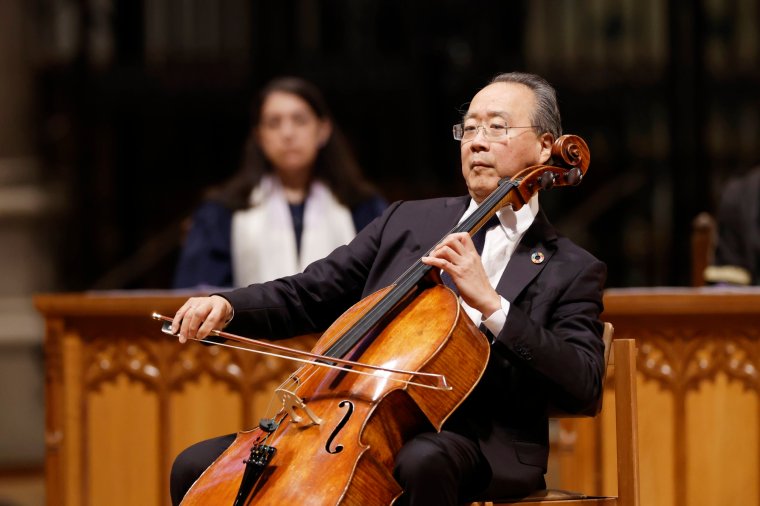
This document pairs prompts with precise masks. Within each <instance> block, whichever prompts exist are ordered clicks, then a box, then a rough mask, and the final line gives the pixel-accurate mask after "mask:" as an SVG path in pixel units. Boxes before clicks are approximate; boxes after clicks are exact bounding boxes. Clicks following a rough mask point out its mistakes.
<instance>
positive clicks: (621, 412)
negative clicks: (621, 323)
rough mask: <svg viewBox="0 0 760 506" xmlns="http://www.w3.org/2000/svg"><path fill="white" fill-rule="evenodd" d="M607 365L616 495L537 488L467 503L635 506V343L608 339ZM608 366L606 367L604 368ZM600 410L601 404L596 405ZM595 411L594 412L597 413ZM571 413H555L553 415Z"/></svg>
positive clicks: (607, 334)
mask: <svg viewBox="0 0 760 506" xmlns="http://www.w3.org/2000/svg"><path fill="white" fill-rule="evenodd" d="M612 334H613V327H612V325H611V324H610V323H605V324H604V339H605V353H608V350H609V348H610V346H609V344H608V343H609V342H610V341H612ZM607 363H608V366H609V365H610V364H611V365H613V366H614V375H615V432H616V440H617V475H618V494H617V496H614V497H601V496H589V495H585V494H582V493H578V492H570V491H566V490H554V489H550V490H540V491H538V492H535V493H533V494H531V495H529V496H527V497H523V498H520V499H505V500H495V499H494V500H489V501H481V502H473V503H471V506H520V505H526V506H537V505H546V506H560V505H563V504H568V505H573V506H613V505H616V506H639V453H638V420H637V405H636V344H635V341H634V340H633V339H618V340H616V341H612V354H611V355H609V356H608V358H607ZM608 369H609V367H608ZM600 410H601V405H600ZM597 414H598V413H597ZM565 416H572V415H562V414H555V415H553V418H561V417H565Z"/></svg>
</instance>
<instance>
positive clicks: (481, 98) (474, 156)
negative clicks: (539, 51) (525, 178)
mask: <svg viewBox="0 0 760 506" xmlns="http://www.w3.org/2000/svg"><path fill="white" fill-rule="evenodd" d="M535 107H536V97H535V94H534V92H533V90H531V89H530V88H528V87H527V86H525V85H524V84H519V83H493V84H489V85H488V86H486V87H485V88H483V89H482V90H480V91H479V92H478V93H477V94H476V95H475V96H474V97H473V99H472V102H470V107H469V109H468V110H467V114H466V115H465V117H464V125H465V128H467V127H468V126H470V127H473V126H474V127H479V126H489V125H501V126H504V125H506V126H508V127H525V126H530V125H531V124H532V123H531V118H532V116H533V111H534V109H535ZM553 140H554V139H552V136H551V135H550V134H542V135H541V136H538V135H536V132H535V130H534V129H532V128H514V129H509V130H508V135H507V137H506V138H505V139H500V140H498V141H489V140H488V139H487V138H486V136H485V132H484V130H483V129H482V128H480V129H478V131H477V133H476V135H475V137H474V138H473V139H471V140H463V141H461V143H462V144H461V148H460V149H461V155H462V175H463V176H464V180H465V182H466V183H467V188H468V190H469V192H470V196H471V197H472V198H473V199H474V200H475V201H476V202H478V203H480V202H482V201H483V199H485V198H486V197H487V196H488V195H489V194H490V193H491V192H493V190H494V189H496V186H497V185H498V183H499V180H501V179H502V178H505V177H507V178H511V177H512V176H514V175H515V174H517V173H518V172H520V171H521V170H523V169H525V168H527V167H530V166H532V165H538V164H541V163H544V162H546V161H547V160H548V159H549V157H550V156H551V146H552V142H553Z"/></svg>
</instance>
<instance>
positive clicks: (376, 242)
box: [171, 73, 606, 506]
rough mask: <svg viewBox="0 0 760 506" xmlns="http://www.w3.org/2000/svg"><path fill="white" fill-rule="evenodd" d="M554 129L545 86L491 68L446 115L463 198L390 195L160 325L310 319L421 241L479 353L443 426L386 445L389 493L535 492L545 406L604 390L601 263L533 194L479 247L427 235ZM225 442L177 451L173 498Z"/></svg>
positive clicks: (193, 332) (260, 324)
mask: <svg viewBox="0 0 760 506" xmlns="http://www.w3.org/2000/svg"><path fill="white" fill-rule="evenodd" d="M560 135H561V125H560V114H559V109H558V106H557V101H556V94H555V91H554V89H553V88H552V87H551V86H550V85H549V84H548V83H547V82H546V81H545V80H544V79H542V78H541V77H538V76H535V75H531V74H523V73H507V74H500V75H498V76H496V77H495V78H494V79H493V80H492V81H491V83H489V84H488V85H487V86H485V87H484V88H483V89H481V90H480V91H479V92H478V93H477V94H476V95H475V96H474V97H473V99H472V101H471V102H470V105H469V108H468V110H467V113H466V114H465V115H464V117H463V119H462V123H461V124H458V125H455V126H454V137H455V138H456V139H457V140H459V142H460V145H461V162H462V175H463V176H464V179H465V182H466V184H467V188H468V192H469V195H468V196H462V197H452V198H439V199H430V200H424V201H406V202H397V203H395V204H393V205H392V206H390V207H389V208H388V210H387V211H386V212H385V213H384V214H383V215H382V216H381V217H379V218H377V219H376V220H375V221H374V222H372V223H371V224H370V225H368V226H367V227H366V228H365V229H364V230H362V231H361V233H359V235H358V236H357V237H356V238H355V239H354V240H353V241H352V242H351V243H350V244H348V245H347V246H342V247H340V248H338V249H336V250H335V251H333V252H332V253H331V254H330V255H329V256H327V257H326V258H324V259H322V260H319V261H317V262H315V263H313V264H311V265H310V266H309V267H307V268H306V269H305V270H304V272H303V273H300V274H297V275H295V276H290V277H286V278H282V279H279V280H275V281H273V282H269V283H264V284H257V285H251V286H249V287H247V288H242V289H238V290H234V291H232V292H227V293H222V294H217V295H212V296H210V297H193V298H191V299H189V300H188V301H187V302H186V303H185V304H184V305H183V306H182V307H181V308H180V309H179V310H178V311H177V313H176V315H175V317H174V321H173V323H172V330H173V331H174V332H178V333H179V335H180V341H181V342H184V341H186V340H187V339H188V338H193V339H196V338H204V337H206V336H207V335H208V334H209V333H210V332H211V331H212V330H213V329H221V328H223V327H225V324H226V325H227V327H226V330H229V332H238V333H243V334H247V335H258V336H267V337H271V338H284V337H290V336H294V335H300V334H307V333H314V332H319V331H323V330H324V329H325V328H327V326H329V325H330V323H332V322H333V321H334V320H335V319H336V318H338V317H339V316H340V315H341V313H343V312H344V311H345V310H346V309H348V308H349V307H350V306H352V305H353V304H355V303H356V302H357V301H359V300H361V299H362V298H363V297H365V296H367V295H369V294H371V293H373V292H375V291H377V290H379V289H381V288H383V287H386V286H388V285H390V284H392V283H393V282H394V280H395V279H396V278H398V276H399V275H401V274H402V273H403V272H404V270H405V269H406V268H407V267H408V266H409V265H411V264H413V263H414V262H415V261H417V260H419V258H420V256H421V255H424V254H425V252H429V253H428V254H427V255H426V256H423V257H422V262H423V263H424V264H427V265H430V266H432V267H434V268H436V269H440V270H441V271H442V272H443V277H444V278H445V279H447V284H448V283H451V284H452V286H454V287H455V289H456V290H457V291H458V294H459V296H460V301H461V304H462V306H463V308H464V310H465V311H466V313H467V315H468V316H469V318H471V319H472V321H473V322H474V324H475V325H476V326H481V329H484V330H485V331H486V332H485V333H486V336H487V337H488V339H489V340H490V348H491V349H490V358H489V359H488V365H487V367H486V370H485V373H484V375H483V377H482V378H481V380H480V381H479V382H478V384H477V385H476V386H475V388H474V390H473V391H472V393H471V394H470V395H469V396H468V397H467V398H466V400H465V401H464V402H463V403H462V404H461V405H460V406H459V407H458V408H457V409H456V410H455V411H454V412H453V414H452V415H451V416H450V417H449V418H448V420H447V421H446V422H445V424H444V425H443V427H442V430H441V431H435V430H432V431H429V432H423V433H420V434H417V435H416V436H414V437H413V438H411V439H410V440H408V441H407V442H406V443H405V444H404V445H403V447H402V448H401V450H400V451H399V452H398V453H397V454H396V457H395V466H394V469H393V475H394V477H395V479H396V480H397V481H398V483H399V484H400V486H401V488H402V489H403V494H402V495H401V496H400V497H398V498H397V499H396V500H395V502H394V504H410V505H436V506H441V505H455V504H458V503H460V502H462V501H466V500H468V499H471V498H473V497H518V496H521V495H526V494H528V493H530V492H532V491H535V490H538V489H541V488H544V487H545V482H544V473H545V472H546V464H547V459H548V453H549V442H548V418H547V407H548V406H549V405H550V404H551V405H554V406H557V407H560V408H561V409H563V410H564V411H568V412H577V413H586V412H593V410H594V407H595V406H596V404H597V401H598V399H599V397H600V396H601V393H602V380H603V371H604V358H603V355H604V354H603V343H602V339H601V335H602V323H601V321H600V319H599V315H600V314H601V312H602V290H603V284H604V279H605V275H606V267H605V265H604V264H603V263H602V262H600V261H599V260H597V259H596V258H594V257H593V256H592V255H590V254H589V253H588V252H586V251H584V250H583V249H581V248H580V247H578V246H577V245H575V244H574V243H572V242H571V241H570V240H569V239H567V238H565V237H564V236H562V235H559V234H558V233H557V231H556V230H555V229H554V228H553V227H552V226H551V225H550V224H549V222H548V221H547V219H546V217H545V215H544V214H543V212H541V210H540V209H539V203H538V196H537V194H536V195H534V196H533V197H532V198H531V199H530V201H529V202H528V203H527V204H526V205H523V206H522V207H520V208H519V210H517V211H513V210H512V209H511V208H509V207H504V208H502V209H501V210H500V211H498V212H497V216H498V220H497V221H496V222H495V223H494V224H493V225H492V226H489V225H486V226H484V227H483V229H484V230H485V243H484V245H483V246H482V253H479V251H478V248H477V247H476V245H475V244H474V243H473V239H472V238H471V237H470V235H469V234H467V233H456V234H451V235H448V236H446V237H445V239H443V240H442V241H440V243H439V240H440V238H441V237H443V236H444V235H445V234H446V233H447V231H449V230H451V229H452V227H454V226H455V225H456V224H457V223H459V222H461V221H462V220H464V219H465V218H466V217H467V216H469V215H470V214H471V213H473V212H474V211H475V210H476V209H477V207H478V205H479V204H480V203H481V202H483V200H484V199H485V198H486V197H487V196H488V195H489V194H491V193H492V192H493V191H494V190H495V189H496V188H497V185H498V183H499V181H500V180H501V179H502V178H511V177H512V176H514V175H515V174H517V173H518V172H520V171H521V170H523V169H525V168H527V167H532V166H535V165H539V164H543V163H546V162H547V161H548V160H549V158H550V157H551V154H552V152H551V148H552V145H553V142H554V141H555V140H556V139H557V138H558V137H559V136H560ZM436 244H437V246H436ZM434 246H435V247H434ZM431 248H432V250H431ZM481 324H482V325H481ZM233 439H234V435H233V436H225V437H222V438H215V439H211V440H208V441H204V442H201V443H198V444H196V445H193V446H191V447H190V448H188V449H186V450H185V451H184V452H182V453H181V454H180V455H179V456H178V457H177V459H176V460H175V463H174V467H173V469H172V476H171V492H172V501H173V502H174V503H175V504H177V503H179V501H181V499H182V497H183V496H184V495H185V493H186V491H187V490H188V489H189V487H190V486H191V485H192V484H193V482H194V481H195V480H196V479H197V478H198V476H199V475H200V474H201V473H202V472H203V470H204V469H205V468H206V467H207V466H209V465H210V464H211V463H212V462H213V461H214V460H215V459H216V458H217V456H218V455H219V454H221V452H223V451H224V449H225V448H226V447H227V446H229V445H230V444H231V442H232V440H233Z"/></svg>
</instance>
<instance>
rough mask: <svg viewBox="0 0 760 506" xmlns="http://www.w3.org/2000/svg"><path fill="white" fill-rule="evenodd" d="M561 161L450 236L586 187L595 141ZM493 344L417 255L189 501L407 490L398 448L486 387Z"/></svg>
mask: <svg viewBox="0 0 760 506" xmlns="http://www.w3.org/2000/svg"><path fill="white" fill-rule="evenodd" d="M552 160H554V163H552V164H551V165H537V166H533V167H529V168H527V169H525V170H523V171H521V172H520V173H518V174H517V175H515V176H514V177H512V178H511V179H509V180H506V179H505V180H502V181H501V182H500V184H499V186H498V187H497V188H496V190H494V192H493V193H492V194H491V195H490V196H489V197H488V198H486V199H485V200H484V201H483V202H482V203H481V205H480V206H479V207H478V209H477V210H476V211H475V212H474V213H473V214H472V215H470V216H469V217H468V218H467V219H466V220H464V221H463V222H462V223H460V224H459V225H457V226H456V227H454V229H452V230H451V231H450V232H449V234H450V233H456V232H468V233H470V234H474V233H475V232H476V231H477V230H478V229H479V228H481V227H482V226H483V224H485V222H486V221H488V219H489V218H490V217H491V216H493V215H494V214H495V213H496V212H497V211H498V210H499V209H501V208H502V207H504V206H505V205H511V206H512V207H513V209H515V210H517V209H519V208H520V207H521V206H522V205H524V204H525V203H527V202H528V201H529V200H530V198H531V197H532V196H533V195H534V194H535V193H536V192H538V191H539V190H542V189H548V188H551V187H552V186H566V185H576V184H579V183H580V182H581V180H582V178H583V175H584V174H585V172H586V170H587V168H588V163H589V152H588V147H587V146H586V144H585V142H584V141H583V140H582V139H581V138H579V137H577V136H571V135H565V136H562V137H560V138H559V139H557V141H555V143H554V145H553V147H552ZM447 235H448V234H447ZM155 317H157V318H159V319H162V320H165V321H170V320H171V319H169V318H166V317H161V316H160V315H155ZM213 334H215V335H217V336H220V337H223V338H226V339H230V340H233V341H238V342H245V343H250V344H254V345H257V346H266V347H268V348H270V349H276V350H278V351H284V350H283V347H278V346H276V345H264V344H263V343H261V342H259V341H255V340H251V339H247V338H243V337H240V336H235V335H233V334H229V333H225V332H222V331H214V332H213ZM292 353H293V354H297V353H296V352H295V351H293V352H292ZM489 353H490V344H489V342H488V340H487V339H486V338H485V337H484V336H483V334H482V333H481V332H480V331H479V330H478V328H477V327H476V326H475V324H474V323H473V322H472V321H471V320H470V319H469V317H467V316H466V315H465V314H464V313H463V310H462V308H461V306H460V304H459V300H458V297H457V295H456V294H454V292H453V291H451V290H450V289H449V288H448V287H446V286H444V285H443V284H441V281H440V276H439V274H438V269H435V268H432V267H430V266H428V265H425V264H423V263H422V262H421V261H417V262H416V263H415V264H413V265H412V266H411V267H409V268H408V269H407V270H406V272H404V274H402V275H401V276H400V277H399V278H398V279H397V280H396V281H395V282H394V283H393V284H391V285H390V286H388V287H386V288H383V289H381V290H379V291H378V292H375V293H373V294H371V295H369V296H367V297H365V298H364V299H362V300H361V301H359V302H358V303H356V304H355V305H354V306H352V307H351V308H349V309H348V310H347V311H346V312H345V313H344V314H343V315H342V316H341V317H340V318H338V320H336V321H335V322H334V323H333V324H332V325H331V326H330V327H329V328H328V329H327V330H326V331H325V332H324V334H323V335H322V337H321V338H320V339H319V341H318V342H317V344H316V346H315V347H314V349H313V350H312V351H311V352H310V353H303V354H300V355H301V356H302V357H307V358H308V359H310V360H305V359H304V358H300V359H299V360H301V361H306V362H307V365H305V366H303V367H301V368H300V369H298V370H297V371H295V372H294V373H293V374H291V376H290V377H289V378H288V380H287V381H286V382H285V383H284V384H283V385H281V386H280V387H279V388H278V389H277V390H276V392H275V394H276V395H277V397H278V398H279V400H280V401H281V404H282V407H281V409H280V410H279V411H278V412H277V413H276V414H275V415H274V416H273V417H271V418H267V419H262V421H261V422H260V425H259V427H257V428H255V429H253V430H250V431H245V432H240V433H239V434H238V435H237V438H236V439H235V441H234V442H233V443H232V445H231V446H230V447H229V448H228V449H227V450H226V451H225V452H224V453H223V454H222V455H221V456H220V457H219V458H218V459H217V460H216V461H215V462H214V463H213V464H212V465H211V466H210V467H209V468H208V469H207V470H206V471H205V472H204V473H203V474H202V475H201V476H200V477H199V479H198V480H197V481H196V482H195V483H194V484H193V486H192V487H191V488H190V490H189V491H188V493H187V495H186V496H185V499H184V500H183V502H182V504H184V505H194V504H234V505H243V504H276V503H283V504H320V505H322V504H325V505H327V504H330V505H332V504H350V505H353V504H357V505H358V504H362V505H364V504H390V503H392V502H393V501H394V500H395V498H397V497H398V496H399V495H400V494H401V492H402V490H401V489H400V487H399V485H398V484H397V483H396V481H395V479H394V478H393V475H392V469H393V463H394V458H395V455H396V453H397V452H398V451H399V450H400V448H401V447H402V446H403V444H404V443H405V442H406V441H408V440H409V439H411V438H412V437H414V436H415V435H416V434H419V433H420V432H423V431H430V430H440V429H441V427H442V426H443V424H444V422H445V421H446V419H447V418H448V417H449V416H450V415H451V414H452V413H453V412H454V411H455V410H456V408H457V407H458V406H459V405H460V404H461V403H462V402H463V401H464V399H465V398H466V397H467V396H468V395H469V393H470V392H472V390H473V389H474V388H475V386H476V385H477V383H478V381H479V380H480V378H481V376H482V375H483V373H484V371H485V367H486V364H487V362H488V357H489ZM359 372H360V373H361V374H355V373H359Z"/></svg>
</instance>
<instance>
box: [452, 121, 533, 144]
mask: <svg viewBox="0 0 760 506" xmlns="http://www.w3.org/2000/svg"><path fill="white" fill-rule="evenodd" d="M481 128H482V129H483V135H484V136H485V138H486V139H488V140H489V141H502V140H504V139H506V138H507V135H508V134H509V131H510V130H511V129H513V128H536V127H535V125H530V126H519V127H514V126H507V125H502V124H500V123H491V124H490V125H465V124H463V123H457V124H456V125H454V128H453V132H454V138H455V139H456V140H458V141H471V140H473V139H474V138H475V136H476V135H478V130H480V129H481Z"/></svg>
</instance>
